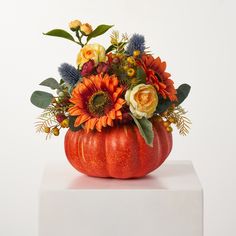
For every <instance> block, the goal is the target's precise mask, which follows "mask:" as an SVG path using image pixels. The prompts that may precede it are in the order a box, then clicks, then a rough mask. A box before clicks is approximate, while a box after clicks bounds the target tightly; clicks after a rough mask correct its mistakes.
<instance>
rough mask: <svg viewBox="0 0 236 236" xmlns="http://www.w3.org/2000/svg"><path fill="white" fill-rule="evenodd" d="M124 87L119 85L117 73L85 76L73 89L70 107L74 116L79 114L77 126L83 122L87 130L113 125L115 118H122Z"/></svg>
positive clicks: (70, 111) (76, 121) (99, 129)
mask: <svg viewBox="0 0 236 236" xmlns="http://www.w3.org/2000/svg"><path fill="white" fill-rule="evenodd" d="M122 92H123V88H121V87H118V79H117V77H116V76H115V75H112V76H109V75H107V74H105V75H102V74H98V75H91V76H90V77H88V78H87V77H84V78H83V81H82V82H80V83H78V84H77V85H76V87H75V88H74V89H73V92H72V97H71V99H70V102H72V103H73V104H74V106H73V107H71V108H70V109H69V113H70V115H72V116H77V118H76V120H75V124H74V126H75V127H78V126H79V125H81V124H83V125H84V128H85V129H86V131H87V132H89V130H93V129H97V130H98V131H101V129H102V127H106V126H113V123H114V120H116V119H118V120H121V119H122V113H121V110H120V109H121V108H122V106H123V104H125V100H124V99H122V98H121V97H120V95H121V94H122Z"/></svg>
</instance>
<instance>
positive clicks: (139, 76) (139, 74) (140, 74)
mask: <svg viewBox="0 0 236 236" xmlns="http://www.w3.org/2000/svg"><path fill="white" fill-rule="evenodd" d="M136 77H137V79H138V80H142V81H143V82H145V79H146V73H145V71H144V70H143V69H142V68H141V67H138V68H137V72H136Z"/></svg>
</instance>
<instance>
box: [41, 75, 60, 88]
mask: <svg viewBox="0 0 236 236" xmlns="http://www.w3.org/2000/svg"><path fill="white" fill-rule="evenodd" d="M39 85H43V86H46V87H49V88H51V89H60V84H59V83H58V82H57V81H56V80H55V79H53V78H48V79H45V80H44V81H43V82H41V83H40V84H39Z"/></svg>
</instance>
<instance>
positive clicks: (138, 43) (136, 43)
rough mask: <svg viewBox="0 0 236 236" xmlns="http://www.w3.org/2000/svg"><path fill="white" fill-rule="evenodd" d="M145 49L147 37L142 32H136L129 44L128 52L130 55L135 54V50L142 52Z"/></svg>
mask: <svg viewBox="0 0 236 236" xmlns="http://www.w3.org/2000/svg"><path fill="white" fill-rule="evenodd" d="M144 50H145V39H144V36H143V35H140V34H134V35H133V36H132V37H131V38H130V40H129V43H128V46H127V49H126V51H127V53H128V54H129V55H133V53H134V51H140V53H143V52H144Z"/></svg>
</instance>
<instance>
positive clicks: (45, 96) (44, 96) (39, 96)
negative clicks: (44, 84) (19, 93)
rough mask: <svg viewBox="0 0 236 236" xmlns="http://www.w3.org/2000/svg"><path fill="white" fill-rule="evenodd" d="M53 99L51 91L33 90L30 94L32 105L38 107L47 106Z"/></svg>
mask: <svg viewBox="0 0 236 236" xmlns="http://www.w3.org/2000/svg"><path fill="white" fill-rule="evenodd" d="M52 99H53V95H52V94H51V93H47V92H43V91H34V92H33V94H32V95H31V98H30V101H31V102H32V104H33V105H35V106H36V107H39V108H43V109H45V108H47V107H48V106H49V104H50V103H51V101H52Z"/></svg>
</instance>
